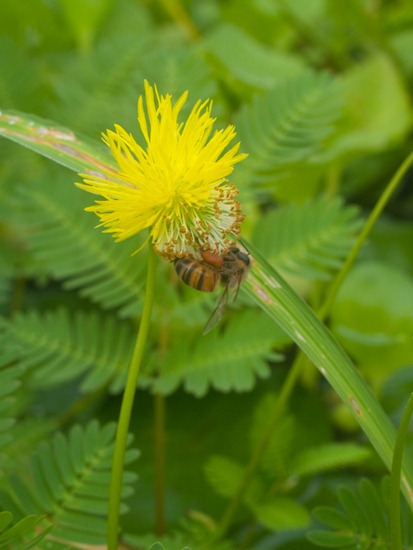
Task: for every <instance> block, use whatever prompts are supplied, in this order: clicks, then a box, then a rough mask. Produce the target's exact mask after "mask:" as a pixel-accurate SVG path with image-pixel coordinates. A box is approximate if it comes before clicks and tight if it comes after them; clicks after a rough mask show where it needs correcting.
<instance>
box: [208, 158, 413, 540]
mask: <svg viewBox="0 0 413 550" xmlns="http://www.w3.org/2000/svg"><path fill="white" fill-rule="evenodd" d="M412 163H413V153H411V154H410V155H409V156H408V157H407V158H406V159H405V160H404V161H403V163H402V164H401V166H400V167H399V169H398V170H397V171H396V173H395V174H394V176H393V177H392V178H391V180H390V181H389V183H388V185H387V187H386V188H385V190H384V191H383V193H382V195H381V196H380V199H379V200H378V202H377V203H376V205H375V207H374V209H373V210H372V212H371V214H370V216H369V217H368V219H367V221H366V223H365V224H364V226H363V229H362V231H361V232H360V234H359V236H358V238H357V240H356V242H355V244H354V246H353V248H352V250H351V251H350V253H349V255H348V256H347V259H346V261H345V262H344V264H343V267H342V269H341V270H340V272H339V273H338V275H337V277H336V278H335V280H334V281H333V283H332V285H331V286H330V288H329V292H328V294H327V298H326V300H325V302H324V304H323V305H322V307H321V308H320V310H319V312H318V316H319V318H321V319H323V318H324V317H326V315H328V313H329V311H330V308H331V306H332V304H333V302H334V300H335V298H336V296H337V292H338V290H339V289H340V287H341V285H342V283H343V281H344V279H345V278H346V276H347V275H348V273H349V271H350V269H351V267H352V265H353V263H354V261H355V260H356V258H357V256H358V254H359V252H360V250H361V248H362V246H363V244H364V242H365V241H366V239H367V236H368V235H369V233H370V232H371V230H372V228H373V226H374V224H375V223H376V221H377V220H378V218H379V216H380V215H381V213H382V212H383V210H384V208H385V207H386V205H387V204H388V202H389V200H390V198H391V197H392V195H393V193H394V192H395V191H396V189H397V187H398V186H399V184H400V183H401V181H402V178H403V176H404V175H405V173H406V172H407V170H408V169H409V168H410V166H411V165H412ZM337 175H338V172H336V171H332V172H331V174H330V176H331V179H332V181H333V182H334V184H333V185H332V188H330V194H331V192H332V191H333V189H334V188H335V186H336V178H337ZM247 248H248V247H247ZM268 281H270V279H268ZM268 300H271V296H270V295H268ZM264 301H265V300H264ZM304 357H305V355H304V352H303V351H302V350H300V351H299V353H298V355H297V357H296V360H295V361H294V364H293V366H292V368H291V370H290V372H289V374H288V376H287V378H286V380H285V382H284V385H283V387H282V389H281V392H280V394H279V397H278V399H277V402H276V403H275V406H274V409H273V412H272V414H271V417H270V421H269V422H268V427H267V430H266V431H265V433H264V434H263V436H262V439H261V441H260V442H259V443H258V445H257V448H256V449H255V452H254V454H253V455H252V456H251V459H250V461H249V463H248V465H247V467H246V469H245V472H244V476H243V479H242V480H241V483H240V485H239V487H238V490H237V492H236V494H235V495H234V496H233V498H232V499H231V501H230V503H229V505H228V507H227V509H226V510H225V512H224V514H223V516H222V518H221V521H220V524H219V526H218V534H219V535H220V536H222V535H223V534H224V533H225V532H226V530H227V529H228V527H229V525H230V523H231V521H232V519H233V517H234V515H235V514H236V512H237V510H238V508H239V506H240V504H241V503H242V498H243V495H244V493H245V491H246V489H247V488H248V485H249V483H250V480H251V479H252V477H253V475H254V473H255V471H256V469H257V467H258V464H259V461H260V459H261V457H262V455H263V454H264V452H265V450H266V448H267V446H268V442H269V440H270V437H271V434H272V432H273V430H274V429H275V426H276V424H277V422H278V420H279V418H280V416H281V414H282V413H283V411H284V409H285V406H286V403H287V400H288V398H289V396H290V395H291V393H292V391H293V388H294V386H295V384H296V382H297V380H298V377H299V375H300V373H301V370H302V364H303V360H304ZM336 389H337V388H336ZM400 467H401V466H400Z"/></svg>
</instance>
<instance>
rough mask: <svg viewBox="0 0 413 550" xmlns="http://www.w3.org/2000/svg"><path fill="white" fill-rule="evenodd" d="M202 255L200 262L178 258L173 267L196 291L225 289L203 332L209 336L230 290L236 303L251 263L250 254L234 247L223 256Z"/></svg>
mask: <svg viewBox="0 0 413 550" xmlns="http://www.w3.org/2000/svg"><path fill="white" fill-rule="evenodd" d="M201 256H202V260H201V261H197V260H193V259H192V258H179V259H177V260H175V262H174V264H175V271H176V273H177V274H178V276H179V278H180V279H181V280H182V281H183V282H184V283H185V284H187V285H188V286H190V287H192V288H195V289H196V290H200V291H201V292H213V291H214V290H215V289H216V288H217V286H218V285H219V284H221V285H223V286H224V287H225V289H224V292H223V293H222V295H221V297H220V298H219V300H218V303H217V305H216V307H215V309H214V311H213V312H212V315H211V317H210V318H209V320H208V322H207V324H206V326H205V329H204V332H203V333H204V334H207V333H208V332H210V331H211V330H212V329H213V328H215V326H216V325H217V324H218V323H219V321H220V320H221V318H222V314H223V312H224V309H225V306H226V304H227V302H228V296H229V293H230V291H231V290H234V291H235V294H234V300H235V299H236V297H237V295H238V290H239V287H240V286H241V283H242V282H243V281H244V279H245V278H246V277H247V275H248V272H249V270H250V267H251V262H250V258H249V256H248V254H247V253H246V252H243V251H242V250H240V249H239V248H238V247H236V246H232V247H231V248H230V249H229V250H228V252H227V253H226V254H225V255H224V256H220V255H219V254H214V253H212V252H203V251H201Z"/></svg>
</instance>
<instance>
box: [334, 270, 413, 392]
mask: <svg viewBox="0 0 413 550" xmlns="http://www.w3.org/2000/svg"><path fill="white" fill-rule="evenodd" d="M331 320H332V329H333V330H334V332H335V333H336V334H337V335H338V336H339V337H340V340H341V341H342V342H343V343H344V345H345V346H346V349H348V350H349V352H350V353H351V354H352V355H353V356H354V357H355V358H356V359H357V362H358V363H359V364H360V366H361V368H362V369H363V370H364V371H365V372H367V373H368V374H369V375H370V376H371V378H372V380H373V381H374V382H375V383H376V384H380V383H381V382H382V380H383V379H384V378H385V377H386V376H388V375H389V374H390V373H392V372H394V371H395V370H396V369H398V368H400V367H401V366H404V365H406V364H408V363H410V362H412V361H413V337H412V333H413V281H412V280H411V277H409V276H407V275H405V274H404V273H403V272H402V271H400V270H398V269H396V268H394V267H392V266H390V265H387V264H383V263H380V262H363V263H361V264H360V265H358V266H356V267H355V268H354V269H353V271H352V272H351V273H350V275H349V276H348V277H347V279H346V281H345V282H344V284H343V286H342V288H341V291H340V293H339V295H338V297H337V299H336V301H335V304H334V307H333V309H332V314H331Z"/></svg>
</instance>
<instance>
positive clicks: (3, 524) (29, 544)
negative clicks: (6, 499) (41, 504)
mask: <svg viewBox="0 0 413 550" xmlns="http://www.w3.org/2000/svg"><path fill="white" fill-rule="evenodd" d="M12 521H13V514H11V513H10V512H8V511H2V512H0V549H4V550H8V549H12V550H29V549H30V548H33V547H34V546H36V545H37V544H38V543H40V541H41V540H42V539H43V538H44V537H45V536H46V535H47V533H48V532H49V531H50V529H51V527H52V526H51V525H50V524H48V522H45V521H44V517H43V516H34V515H30V516H26V517H24V518H23V519H21V520H20V521H19V522H18V523H16V524H15V525H13V526H12V527H9V528H8V529H7V527H8V526H9V525H10V524H11V522H12ZM39 531H40V532H39ZM36 548H37V546H36Z"/></svg>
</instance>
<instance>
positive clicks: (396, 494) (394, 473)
mask: <svg viewBox="0 0 413 550" xmlns="http://www.w3.org/2000/svg"><path fill="white" fill-rule="evenodd" d="M412 414H413V393H411V394H410V398H409V400H408V402H407V405H406V408H405V410H404V413H403V417H402V421H401V422H400V426H399V429H398V430H397V436H396V444H395V446H394V452H393V462H392V467H391V494H390V535H391V537H390V540H391V549H392V550H402V535H401V525H400V480H401V470H402V462H403V449H404V444H405V442H406V438H407V433H408V429H409V422H410V417H411V416H412Z"/></svg>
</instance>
